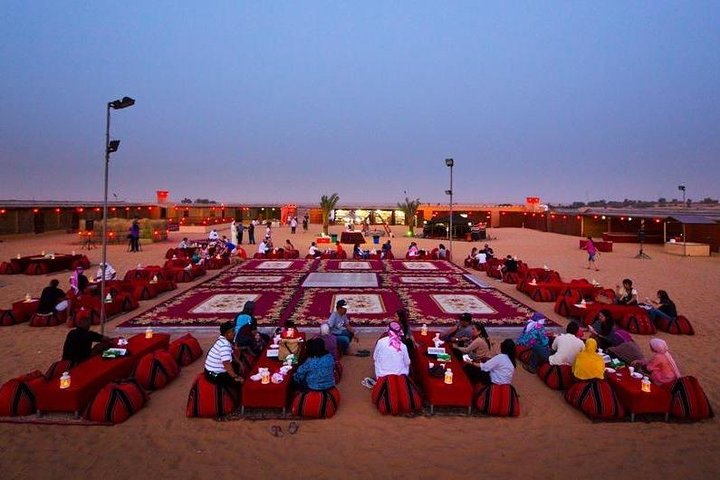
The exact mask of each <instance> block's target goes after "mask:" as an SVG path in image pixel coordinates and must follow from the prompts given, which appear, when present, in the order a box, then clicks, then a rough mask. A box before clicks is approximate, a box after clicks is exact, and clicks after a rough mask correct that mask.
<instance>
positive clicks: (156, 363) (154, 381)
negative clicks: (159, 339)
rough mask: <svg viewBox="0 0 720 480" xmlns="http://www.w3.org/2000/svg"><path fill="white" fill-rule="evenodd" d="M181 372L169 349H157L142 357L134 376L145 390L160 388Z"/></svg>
mask: <svg viewBox="0 0 720 480" xmlns="http://www.w3.org/2000/svg"><path fill="white" fill-rule="evenodd" d="M179 373H180V367H179V366H178V364H177V362H176V361H175V358H173V356H172V355H170V353H169V352H168V351H167V350H156V351H154V352H151V353H148V354H146V355H145V356H144V357H142V358H141V359H140V361H139V362H138V363H137V365H136V366H135V374H134V377H135V380H137V381H138V382H139V383H140V385H142V387H143V388H144V389H145V390H159V389H161V388H164V387H165V386H166V385H167V384H168V383H170V382H172V381H173V380H175V377H177V376H178V374H179Z"/></svg>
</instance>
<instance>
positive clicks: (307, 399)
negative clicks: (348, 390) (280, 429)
mask: <svg viewBox="0 0 720 480" xmlns="http://www.w3.org/2000/svg"><path fill="white" fill-rule="evenodd" d="M339 404H340V390H338V389H337V388H335V387H332V388H330V389H328V390H322V391H318V390H309V391H307V392H297V393H296V394H295V397H294V398H293V402H292V414H293V415H296V416H298V417H303V418H331V417H332V416H333V415H335V412H336V411H337V408H338V405H339Z"/></svg>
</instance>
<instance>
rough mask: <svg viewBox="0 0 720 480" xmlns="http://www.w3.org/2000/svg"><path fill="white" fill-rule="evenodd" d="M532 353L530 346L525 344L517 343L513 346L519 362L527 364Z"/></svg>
mask: <svg viewBox="0 0 720 480" xmlns="http://www.w3.org/2000/svg"><path fill="white" fill-rule="evenodd" d="M531 355H532V348H530V347H528V346H527V345H517V346H516V347H515V358H516V359H518V360H519V361H520V362H522V363H524V364H525V365H527V364H528V363H529V362H530V356H531Z"/></svg>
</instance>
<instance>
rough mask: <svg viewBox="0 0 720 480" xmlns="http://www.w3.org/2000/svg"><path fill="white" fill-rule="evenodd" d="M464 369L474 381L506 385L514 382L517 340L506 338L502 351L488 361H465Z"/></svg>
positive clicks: (501, 346) (501, 345)
mask: <svg viewBox="0 0 720 480" xmlns="http://www.w3.org/2000/svg"><path fill="white" fill-rule="evenodd" d="M463 370H464V371H465V374H466V375H467V376H468V379H469V380H470V381H471V382H472V383H483V384H485V385H488V384H490V383H494V384H495V385H506V384H510V383H512V378H513V374H514V373H515V342H513V341H512V340H510V339H509V338H508V339H505V340H503V342H502V343H501V344H500V353H499V354H498V355H495V356H494V357H492V358H491V359H490V360H488V361H487V362H480V361H473V362H470V363H467V362H466V363H465V365H463Z"/></svg>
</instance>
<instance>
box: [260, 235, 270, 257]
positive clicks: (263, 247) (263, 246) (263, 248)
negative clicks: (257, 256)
mask: <svg viewBox="0 0 720 480" xmlns="http://www.w3.org/2000/svg"><path fill="white" fill-rule="evenodd" d="M267 242H268V241H267V239H263V241H262V242H260V244H259V245H258V253H261V254H263V255H265V254H266V253H267V252H268V250H270V246H269V245H268V243H267Z"/></svg>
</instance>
